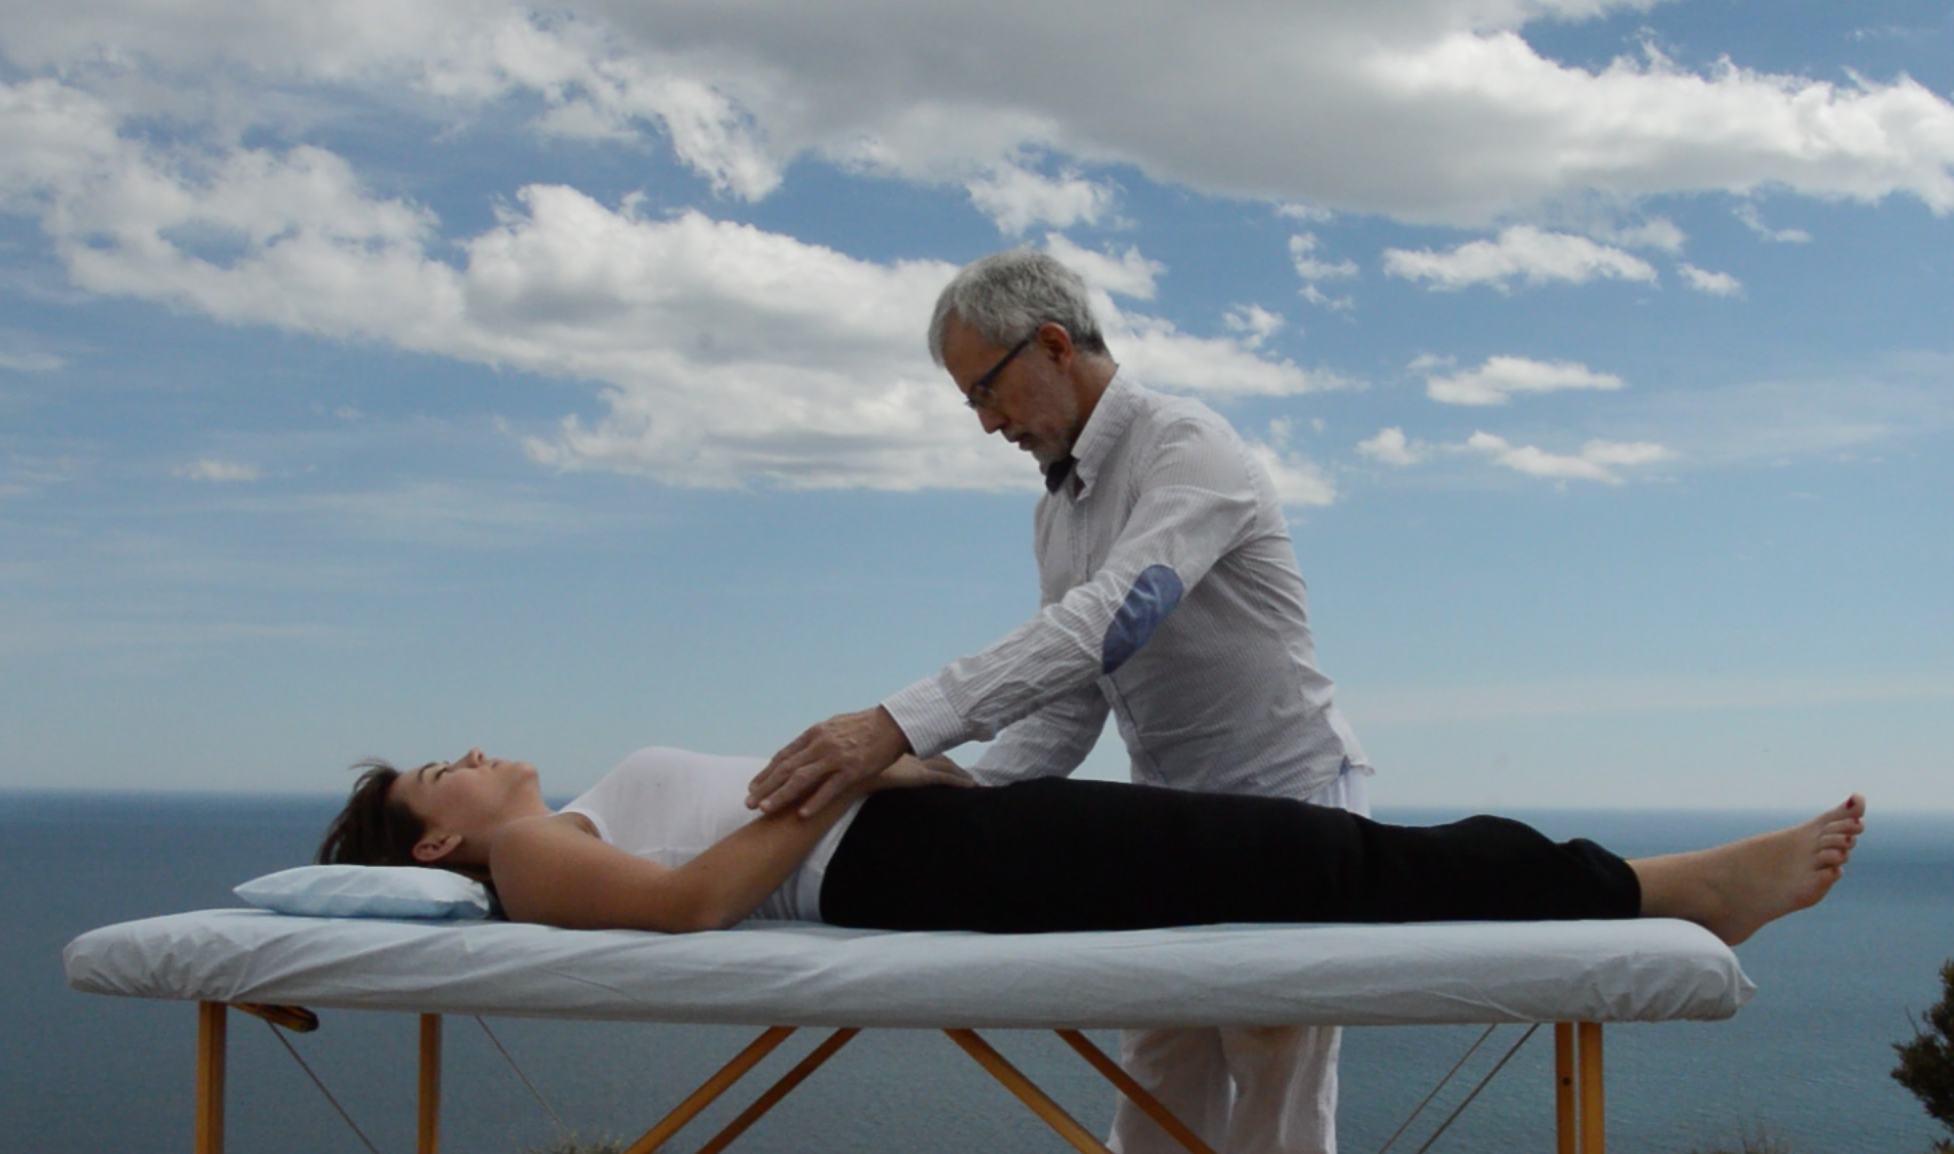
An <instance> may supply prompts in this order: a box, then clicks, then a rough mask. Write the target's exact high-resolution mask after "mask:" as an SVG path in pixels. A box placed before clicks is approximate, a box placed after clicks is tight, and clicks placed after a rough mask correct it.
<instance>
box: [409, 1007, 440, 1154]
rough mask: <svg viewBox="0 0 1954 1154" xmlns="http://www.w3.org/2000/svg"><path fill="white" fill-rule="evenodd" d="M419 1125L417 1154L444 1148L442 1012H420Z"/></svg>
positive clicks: (416, 1144) (426, 1153)
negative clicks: (442, 1117)
mask: <svg viewBox="0 0 1954 1154" xmlns="http://www.w3.org/2000/svg"><path fill="white" fill-rule="evenodd" d="M420 1099H421V1101H420V1127H419V1132H418V1137H417V1139H416V1140H415V1143H414V1150H415V1154H437V1152H438V1151H439V1150H440V1149H441V1015H439V1014H422V1015H421V1095H420Z"/></svg>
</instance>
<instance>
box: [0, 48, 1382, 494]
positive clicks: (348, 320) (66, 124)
mask: <svg viewBox="0 0 1954 1154" xmlns="http://www.w3.org/2000/svg"><path fill="white" fill-rule="evenodd" d="M23 87H24V86H14V87H7V86H4V85H0V100H6V101H9V102H10V103H6V104H0V131H4V132H5V133H6V137H5V139H10V140H20V141H27V142H29V143H30V144H32V143H34V142H41V144H44V145H45V147H39V146H37V147H35V148H28V149H23V150H21V151H19V152H12V153H0V173H4V174H5V180H6V182H7V183H5V184H4V185H0V187H4V188H5V190H6V193H7V195H8V196H10V197H11V198H12V199H11V201H10V203H11V204H12V205H13V206H14V207H15V209H16V211H32V212H34V213H35V214H37V215H38V216H39V218H40V221H41V226H42V228H43V230H44V231H45V232H46V233H47V235H48V236H49V237H50V238H51V240H52V243H53V246H54V249H55V251H56V253H57V255H58V256H59V258H60V259H61V260H62V261H63V262H64V264H65V266H66V268H67V271H68V274H69V276H70V278H71V279H72V280H73V281H74V282H75V283H76V284H77V285H79V286H81V287H83V288H85V289H87V290H89V291H91V292H96V293H102V294H109V295H117V296H127V297H135V298H140V299H146V300H154V301H162V302H167V303H169V304H171V305H173V306H174V307H178V308H183V309H186V310H189V311H193V312H197V313H200V314H202V315H205V316H209V317H212V318H215V319H217V320H221V321H225V322H233V323H260V324H268V325H272V326H276V327H278V328H281V329H286V330H290V331H298V332H306V333H313V334H318V335H323V336H329V337H340V338H344V337H353V338H360V339H368V340H374V341H378V342H382V343H385V344H389V345H392V346H394V347H399V348H406V349H413V350H417V351H422V352H427V353H433V354H436V355H441V356H448V357H453V358H456V359H459V360H464V361H469V362H474V363H482V364H491V365H501V366H508V367H511V368H514V369H518V370H523V371H528V372H534V373H538V374H544V375H550V376H563V377H572V378H577V379H582V380H588V381H594V382H599V383H601V384H602V385H603V386H604V389H603V392H602V393H601V395H600V400H601V406H602V407H601V409H600V411H599V412H597V413H596V414H594V415H592V414H580V415H577V416H573V417H571V418H568V419H566V420H565V421H563V422H562V423H561V425H560V426H559V427H558V428H557V429H556V430H555V432H554V433H553V434H549V435H532V436H530V437H528V438H527V439H526V440H525V441H524V444H525V447H526V449H527V450H528V452H529V453H530V454H531V456H532V457H534V458H535V459H536V460H538V461H540V462H543V463H546V464H549V465H551V466H554V467H559V468H566V469H576V468H611V469H620V470H628V471H636V472H642V473H645V474H648V475H651V476H653V477H656V478H658V479H660V480H662V481H665V482H667V483H670V484H676V485H694V486H728V485H740V484H747V483H751V482H754V481H764V482H767V483H772V484H778V485H785V486H795V487H837V486H863V487H874V488H892V489H911V488H923V487H951V488H980V489H998V488H1019V487H1028V486H1030V485H1032V484H1035V483H1036V479H1037V478H1036V475H1035V473H1034V472H1033V471H1031V470H1029V469H1027V468H1026V467H1025V463H1024V461H1023V460H1022V459H1021V458H1020V457H1019V455H1018V454H1015V453H1013V452H1012V451H1011V450H1010V449H1009V447H1008V446H1006V445H1004V444H1003V443H1002V442H1001V441H998V440H996V439H995V438H986V437H983V436H982V435H981V434H980V433H979V432H978V428H977V425H976V423H975V422H974V421H972V420H971V419H970V416H969V414H968V413H967V412H965V411H964V410H963V408H962V406H961V405H960V404H958V400H957V396H956V390H955V389H954V388H951V387H950V385H949V383H948V382H947V381H946V380H945V379H944V378H943V376H942V374H941V372H940V371H939V370H937V369H936V368H935V367H934V366H932V365H931V364H930V362H929V360H928V358H927V356H926V355H925V351H924V348H923V339H922V335H923V332H924V329H925V327H926V324H927V321H928V310H929V308H930V306H931V304H932V303H933V301H934V300H935V297H936V293H937V291H938V290H939V289H940V288H941V287H942V285H943V284H944V283H945V282H946V281H947V280H948V279H949V278H950V276H951V275H952V274H953V273H954V271H955V269H954V268H953V267H952V266H950V265H948V264H945V263H942V262H938V261H896V262H892V263H878V262H874V261H864V260H858V259H855V258H853V257H849V256H847V255H844V254H842V253H839V252H836V251H834V250H832V249H829V248H825V247H822V246H819V245H813V244H807V243H804V242H802V241H799V240H796V239H794V238H792V237H788V236H783V235H780V234H777V233H770V232H766V231H763V230H761V229H758V228H754V227H751V226H748V225H742V224H736V223H730V222H725V221H718V220H714V219H712V218H710V217H708V216H706V215H705V214H703V213H700V212H696V211H687V212H681V213H678V214H676V215H673V216H669V217H664V218H651V217H647V216H644V215H640V214H639V212H638V211H637V209H636V208H635V204H636V202H635V201H633V200H627V201H626V202H625V203H624V204H623V205H620V206H617V207H610V206H605V205H602V204H599V203H598V202H596V201H594V200H592V199H591V198H589V197H587V196H585V195H583V194H582V193H579V192H577V191H576V190H574V189H570V188H564V187H560V186H548V185H532V186H530V187H527V188H524V189H522V190H521V191H520V192H519V193H518V194H517V196H516V198H515V202H514V204H512V205H510V206H508V207H505V208H504V209H503V210H502V211H501V212H500V214H499V216H498V219H497V221H496V223H495V224H494V225H493V226H492V227H490V228H488V229H486V230H485V231H483V232H481V233H480V234H478V235H476V236H474V237H472V238H467V239H464V240H461V241H460V242H458V243H454V244H452V246H450V245H449V244H447V243H444V242H438V241H437V240H436V235H437V231H438V225H439V222H438V221H437V220H436V219H435V218H434V217H433V215H432V214H431V213H430V212H428V211H426V210H425V209H422V208H420V207H418V206H416V205H413V204H411V203H409V202H407V201H404V200H401V199H398V198H382V197H377V196H374V195H373V194H372V193H370V192H369V191H368V190H367V189H366V188H364V187H363V186H362V184H361V182H360V180H359V179H358V178H357V176H356V175H355V174H354V173H353V172H352V170H351V169H350V168H349V166H348V165H347V164H346V163H345V162H344V161H343V160H342V159H341V158H339V157H338V156H336V155H334V154H332V153H329V152H326V151H324V150H322V149H318V148H313V147H304V146H301V147H297V148H292V149H290V150H288V151H285V152H282V153H281V152H277V151H273V150H267V149H245V148H236V149H230V150H227V151H214V152H209V153H198V152H196V151H194V150H190V149H185V148H162V147H158V146H155V145H150V144H146V143H143V142H141V141H138V140H133V139H128V138H124V137H121V136H118V135H117V133H116V125H115V123H114V115H113V113H112V111H111V110H110V109H109V108H108V107H107V106H106V105H105V104H103V103H101V102H99V101H94V100H92V99H91V98H89V97H87V96H85V95H83V94H78V93H73V92H71V91H69V90H65V89H63V88H62V87H61V86H59V85H46V84H39V83H38V82H36V84H35V86H34V87H33V88H32V89H31V90H29V91H26V92H25V93H24V94H23ZM1050 243H1051V245H1052V247H1053V248H1054V250H1055V251H1057V252H1059V254H1060V255H1061V257H1062V258H1064V259H1069V260H1071V261H1072V262H1073V263H1075V264H1078V265H1080V266H1082V267H1081V271H1082V272H1083V273H1084V274H1085V275H1086V276H1087V277H1088V279H1089V280H1091V281H1093V282H1094V283H1096V284H1097V285H1099V286H1100V295H1099V298H1098V307H1099V308H1100V310H1101V313H1102V319H1103V321H1104V322H1105V326H1106V330H1107V334H1108V337H1109V339H1111V340H1112V341H1113V342H1114V346H1115V352H1116V354H1117V355H1118V356H1119V358H1120V360H1121V362H1122V364H1125V365H1127V366H1129V367H1130V368H1132V369H1133V370H1134V371H1136V372H1138V373H1141V374H1142V375H1144V376H1146V377H1148V378H1149V379H1151V380H1152V381H1154V382H1155V383H1156V384H1159V385H1162V386H1164V387H1168V388H1175V389H1184V390H1188V391H1193V392H1214V393H1221V394H1227V395H1239V394H1262V395H1286V394H1294V393H1300V392H1307V391H1311V390H1314V389H1320V388H1326V387H1335V386H1338V385H1341V384H1343V383H1345V382H1342V381H1341V380H1340V379H1338V378H1336V377H1334V376H1332V375H1327V374H1320V373H1312V372H1308V371H1306V370H1304V369H1301V368H1299V367H1297V366H1296V365H1295V364H1293V363H1291V362H1289V361H1287V360H1274V359H1267V358H1264V357H1261V356H1260V355H1258V354H1257V353H1256V351H1255V347H1254V346H1255V342H1254V341H1253V339H1252V338H1251V337H1250V336H1242V337H1237V336H1227V337H1213V338H1209V337H1198V336H1192V335H1188V334H1184V333H1181V332H1179V331H1178V330H1177V329H1176V328H1175V327H1174V326H1173V325H1172V324H1171V323H1169V322H1167V321H1165V320H1162V319H1159V318H1154V317H1150V316H1146V315H1144V314H1138V313H1127V312H1125V311H1123V310H1121V309H1119V308H1118V307H1116V306H1115V305H1114V304H1113V303H1112V299H1111V297H1110V296H1108V295H1105V294H1106V293H1107V292H1120V293H1122V294H1123V295H1126V296H1131V297H1139V298H1142V299H1144V298H1145V297H1147V296H1150V295H1151V294H1152V292H1153V289H1154V278H1155V277H1156V276H1158V275H1159V274H1160V273H1161V272H1163V271H1164V269H1163V267H1162V266H1161V265H1159V264H1158V263H1156V262H1153V261H1149V260H1147V259H1146V258H1145V257H1144V256H1142V255H1141V254H1140V253H1139V252H1138V251H1137V250H1135V249H1132V248H1129V249H1127V250H1125V251H1124V252H1123V253H1118V254H1108V253H1090V252H1087V251H1086V250H1084V249H1080V248H1078V246H1076V245H1072V244H1071V242H1069V241H1066V240H1065V239H1064V238H1063V237H1058V236H1054V237H1053V238H1051V240H1050ZM437 244H440V245H441V251H443V252H444V253H445V252H447V251H450V250H451V251H453V252H455V253H456V254H457V255H458V257H459V259H458V261H457V263H456V264H449V263H447V262H446V261H444V260H442V259H438V258H437V256H436V255H435V252H436V245H437Z"/></svg>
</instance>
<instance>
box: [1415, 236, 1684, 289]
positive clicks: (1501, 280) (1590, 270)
mask: <svg viewBox="0 0 1954 1154" xmlns="http://www.w3.org/2000/svg"><path fill="white" fill-rule="evenodd" d="M1384 271H1385V272H1387V273H1389V274H1390V275H1392V276H1396V277H1403V278H1404V279H1406V280H1415V281H1425V282H1428V283H1429V284H1430V285H1431V286H1432V287H1433V288H1436V289H1461V288H1466V287H1468V286H1470V285H1476V284H1486V285H1492V286H1493V287H1494V288H1497V289H1499V290H1500V291H1501V292H1506V291H1509V289H1510V288H1511V282H1513V281H1515V280H1522V281H1525V282H1526V283H1528V284H1535V285H1537V284H1546V283H1547V282H1549V281H1565V282H1568V283H1570V284H1586V283H1587V282H1588V281H1591V280H1594V279H1596V278H1597V277H1600V278H1612V279H1618V280H1632V281H1654V280H1655V279H1656V272H1655V269H1654V268H1652V267H1650V265H1649V263H1648V262H1647V261H1645V260H1643V259H1641V258H1640V257H1637V256H1634V255H1632V254H1630V253H1628V252H1626V251H1624V250H1622V249H1619V248H1613V247H1611V246H1609V245H1604V244H1596V243H1595V242H1594V241H1591V240H1589V239H1587V238H1586V237H1580V236H1572V235H1570V234H1568V233H1563V232H1543V231H1541V230H1540V229H1537V228H1534V227H1533V226H1532V225H1515V226H1514V227H1512V228H1509V229H1506V230H1505V231H1503V232H1501V233H1500V234H1499V239H1498V240H1475V241H1470V242H1468V243H1466V244H1462V245H1460V246H1459V247H1457V248H1455V249H1452V250H1451V251H1450V252H1442V253H1441V252H1433V251H1431V250H1429V249H1415V250H1414V249H1401V248H1392V249H1385V250H1384Z"/></svg>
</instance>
